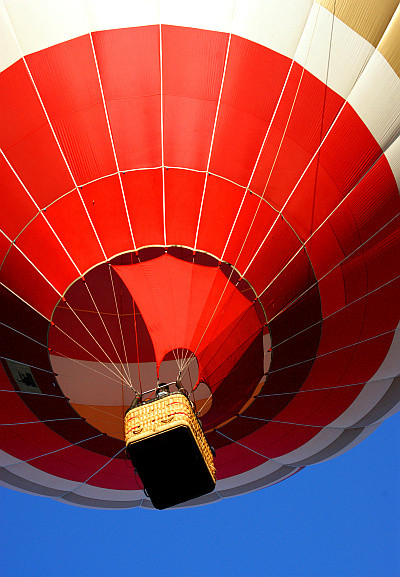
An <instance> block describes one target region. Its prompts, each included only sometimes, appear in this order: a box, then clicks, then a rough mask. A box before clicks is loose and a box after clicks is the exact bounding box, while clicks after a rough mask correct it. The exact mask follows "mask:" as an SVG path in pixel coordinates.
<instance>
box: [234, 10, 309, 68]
mask: <svg viewBox="0 0 400 577" xmlns="http://www.w3.org/2000/svg"><path fill="white" fill-rule="evenodd" d="M312 5H313V2H312V0H280V1H279V2H277V1H276V0H269V1H268V0H237V1H236V4H235V12H234V19H233V25H232V32H233V34H236V35H237V36H241V37H243V38H248V39H249V40H252V41H253V42H257V43H258V44H262V45H263V46H268V48H271V49H272V50H275V51H276V52H279V53H280V54H283V55H285V56H288V57H289V58H292V57H293V55H294V53H295V51H296V48H297V45H298V43H299V40H300V37H301V34H302V32H303V29H304V26H305V24H306V21H307V18H308V14H309V12H310V10H311V7H312Z"/></svg>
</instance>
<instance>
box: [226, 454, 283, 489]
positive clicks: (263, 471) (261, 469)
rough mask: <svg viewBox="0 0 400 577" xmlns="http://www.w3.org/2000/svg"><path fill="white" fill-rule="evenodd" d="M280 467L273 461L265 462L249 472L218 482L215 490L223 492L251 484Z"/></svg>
mask: <svg viewBox="0 0 400 577" xmlns="http://www.w3.org/2000/svg"><path fill="white" fill-rule="evenodd" d="M281 467H282V465H281V464H280V463H276V462H275V461H266V462H265V463H263V464H262V465H259V466H258V467H254V469H251V470H250V471H246V472H244V473H240V474H239V475H235V476H233V477H228V478H226V479H221V480H218V481H217V484H216V490H217V491H224V490H225V489H233V488H235V487H238V486H240V485H245V484H246V483H251V482H252V481H258V479H261V478H262V477H266V476H267V475H270V474H271V473H274V472H275V471H277V470H278V469H280V468H281Z"/></svg>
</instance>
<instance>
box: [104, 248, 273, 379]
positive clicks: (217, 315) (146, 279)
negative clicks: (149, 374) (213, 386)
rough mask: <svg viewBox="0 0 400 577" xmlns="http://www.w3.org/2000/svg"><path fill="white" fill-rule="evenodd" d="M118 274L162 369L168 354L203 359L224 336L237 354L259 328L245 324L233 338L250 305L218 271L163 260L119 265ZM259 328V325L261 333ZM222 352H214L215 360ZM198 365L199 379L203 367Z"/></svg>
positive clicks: (164, 258)
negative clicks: (189, 353)
mask: <svg viewBox="0 0 400 577" xmlns="http://www.w3.org/2000/svg"><path fill="white" fill-rule="evenodd" d="M114 270H116V272H117V273H118V274H119V275H120V277H121V278H122V280H123V281H124V283H125V284H126V286H127V287H128V289H129V291H130V293H131V295H132V298H133V299H134V301H135V302H136V304H137V305H138V307H139V310H140V312H141V314H142V316H143V318H144V320H145V322H146V324H147V328H148V330H149V333H150V336H151V338H152V341H153V345H154V350H155V354H156V360H157V365H158V366H159V365H160V363H161V361H162V360H163V358H164V357H165V355H166V354H167V353H168V352H169V351H172V350H174V349H177V348H184V349H188V350H190V351H192V352H193V353H195V354H196V356H197V357H198V358H201V357H202V355H203V353H204V352H205V350H206V349H207V348H208V347H210V346H212V344H213V343H215V342H216V341H219V339H220V338H221V336H222V335H224V341H225V340H226V339H227V338H231V344H232V345H233V346H235V348H239V347H240V345H241V344H242V343H244V342H245V341H246V340H247V338H248V337H249V336H251V335H252V334H253V332H254V329H255V328H256V327H255V325H254V323H255V322H257V321H253V322H249V323H246V324H241V325H240V328H239V329H238V334H236V336H235V339H233V338H232V337H230V333H231V332H232V330H233V329H234V328H235V325H237V324H238V322H239V320H240V318H241V317H243V315H244V313H245V312H246V311H248V310H249V309H250V308H251V306H252V303H251V302H250V301H248V300H247V299H246V298H245V297H244V296H243V295H242V294H241V293H240V292H239V291H238V289H237V288H236V287H235V286H234V285H233V284H232V283H231V282H230V281H229V280H228V279H227V278H226V276H225V275H224V274H223V273H222V272H221V271H220V270H219V268H213V267H207V266H201V265H197V264H193V263H190V262H186V261H182V260H179V259H177V258H175V257H173V256H170V255H168V254H165V255H163V256H161V257H159V258H156V259H153V260H150V261H147V262H143V263H138V264H132V265H122V266H121V265H119V266H118V265H117V266H114ZM257 320H258V319H257ZM261 326H262V325H261V324H260V322H259V321H258V328H261ZM220 346H222V343H220ZM220 346H219V347H216V350H215V353H216V354H217V353H218V349H219V348H220ZM234 350H235V349H232V350H231V352H232V353H233V352H234ZM223 359H224V357H223ZM215 362H217V360H215ZM199 365H200V373H201V369H202V366H201V361H200V363H199Z"/></svg>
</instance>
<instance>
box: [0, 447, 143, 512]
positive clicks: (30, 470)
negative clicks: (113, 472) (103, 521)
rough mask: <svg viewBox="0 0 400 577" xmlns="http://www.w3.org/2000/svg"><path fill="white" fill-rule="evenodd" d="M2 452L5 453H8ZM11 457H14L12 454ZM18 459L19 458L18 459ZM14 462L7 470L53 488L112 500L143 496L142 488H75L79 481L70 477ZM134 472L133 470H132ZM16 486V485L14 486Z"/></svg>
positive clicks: (133, 498)
mask: <svg viewBox="0 0 400 577" xmlns="http://www.w3.org/2000/svg"><path fill="white" fill-rule="evenodd" d="M1 453H2V458H3V455H4V456H5V455H7V453H4V452H3V451H2V452H1ZM10 459H13V457H11V456H10ZM16 461H18V460H16ZM13 464H14V463H10V465H9V466H10V469H8V467H7V466H6V467H5V468H6V469H7V470H10V472H12V473H14V474H16V475H18V476H19V477H21V478H22V479H26V480H27V481H30V482H32V483H37V484H38V485H42V486H43V487H49V488H51V489H57V490H60V491H68V492H74V493H77V494H80V495H84V496H86V497H91V498H92V499H107V500H111V501H129V500H132V501H133V500H137V499H142V498H143V491H141V490H133V491H126V490H116V489H104V488H101V487H95V486H93V485H82V487H80V488H79V489H77V490H75V491H74V489H76V487H77V481H69V480H68V479H63V478H61V477H57V476H55V475H51V474H50V473H45V472H44V471H41V470H40V469H36V467H33V466H32V465H29V464H28V463H21V464H20V466H19V467H18V469H17V468H16V467H15V466H12V465H13ZM132 474H133V470H132ZM13 488H14V487H13Z"/></svg>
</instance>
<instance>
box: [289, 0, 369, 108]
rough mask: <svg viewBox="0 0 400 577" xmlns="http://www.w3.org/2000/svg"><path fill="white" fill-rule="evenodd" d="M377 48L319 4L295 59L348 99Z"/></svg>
mask: <svg viewBox="0 0 400 577" xmlns="http://www.w3.org/2000/svg"><path fill="white" fill-rule="evenodd" d="M373 51H374V48H373V47H372V46H371V44H369V43H368V42H367V41H366V40H364V39H363V38H362V37H361V36H358V35H356V34H354V32H353V30H351V29H350V28H349V27H348V26H346V25H345V24H344V23H343V22H342V21H341V20H339V19H337V18H333V15H332V14H331V13H330V12H329V11H327V10H325V8H322V7H321V6H320V5H319V4H315V5H314V7H313V9H312V11H311V13H310V17H309V19H308V21H307V25H306V27H305V30H304V33H303V36H302V37H301V40H300V43H299V46H298V48H297V50H296V54H295V60H296V62H298V63H299V64H301V66H304V67H305V68H306V69H307V70H308V71H309V72H311V74H313V75H314V76H316V77H317V78H319V80H321V82H323V83H324V84H325V83H327V84H328V86H329V87H330V88H332V89H333V90H334V91H335V92H337V93H338V94H340V95H341V96H342V97H343V98H345V99H346V98H347V97H348V95H349V93H350V92H351V90H352V88H353V86H354V85H355V83H356V81H357V78H358V77H359V75H360V73H361V71H362V70H363V68H364V67H365V65H366V63H367V62H368V60H369V58H370V57H371V54H372V53H373Z"/></svg>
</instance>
